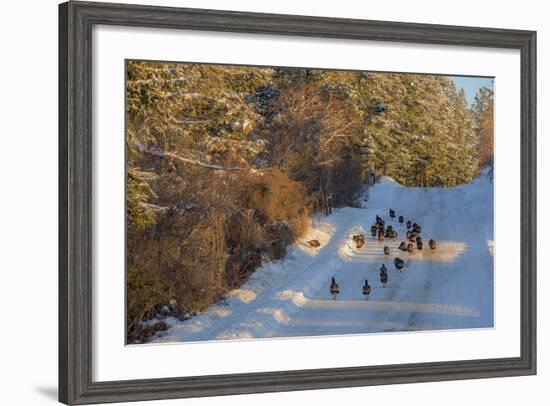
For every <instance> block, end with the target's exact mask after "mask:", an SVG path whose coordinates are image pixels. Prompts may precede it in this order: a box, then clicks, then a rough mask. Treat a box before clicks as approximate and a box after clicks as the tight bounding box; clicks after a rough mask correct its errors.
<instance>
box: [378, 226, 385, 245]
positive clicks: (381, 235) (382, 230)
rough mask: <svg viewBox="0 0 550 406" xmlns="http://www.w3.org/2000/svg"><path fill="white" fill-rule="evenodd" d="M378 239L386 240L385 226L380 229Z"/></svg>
mask: <svg viewBox="0 0 550 406" xmlns="http://www.w3.org/2000/svg"><path fill="white" fill-rule="evenodd" d="M378 241H380V242H382V241H384V228H381V229H379V230H378Z"/></svg>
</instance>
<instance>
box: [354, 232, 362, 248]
mask: <svg viewBox="0 0 550 406" xmlns="http://www.w3.org/2000/svg"><path fill="white" fill-rule="evenodd" d="M352 238H353V241H355V246H356V247H357V248H361V247H362V246H363V245H365V236H364V235H363V234H356V235H354V236H353V237H352Z"/></svg>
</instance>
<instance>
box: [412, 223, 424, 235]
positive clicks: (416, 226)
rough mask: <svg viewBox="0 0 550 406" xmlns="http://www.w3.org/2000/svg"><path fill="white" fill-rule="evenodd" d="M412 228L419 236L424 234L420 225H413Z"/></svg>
mask: <svg viewBox="0 0 550 406" xmlns="http://www.w3.org/2000/svg"><path fill="white" fill-rule="evenodd" d="M412 228H413V231H414V232H415V233H417V234H420V233H421V232H422V227H420V225H418V224H416V223H414V224H413V227H412Z"/></svg>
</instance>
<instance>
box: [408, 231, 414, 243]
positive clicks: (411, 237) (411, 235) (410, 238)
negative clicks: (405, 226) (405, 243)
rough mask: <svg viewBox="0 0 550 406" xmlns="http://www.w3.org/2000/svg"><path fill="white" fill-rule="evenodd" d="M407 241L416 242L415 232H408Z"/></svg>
mask: <svg viewBox="0 0 550 406" xmlns="http://www.w3.org/2000/svg"><path fill="white" fill-rule="evenodd" d="M409 241H410V242H416V233H410V235H409Z"/></svg>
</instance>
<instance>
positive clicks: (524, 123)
mask: <svg viewBox="0 0 550 406" xmlns="http://www.w3.org/2000/svg"><path fill="white" fill-rule="evenodd" d="M95 24H105V25H118V26H133V27H155V28H172V29H191V30H208V31H226V32H241V33H257V34H278V35H281V34H284V35H293V36H309V37H321V38H344V39H356V40H377V41H394V42H404V43H421V44H442V45H457V46H475V47H490V48H508V49H517V50H519V52H520V54H521V57H520V58H521V134H520V137H521V151H520V155H521V247H520V252H521V254H520V256H521V258H520V261H521V262H520V263H521V269H520V273H521V286H520V290H521V300H520V302H521V322H520V328H521V349H520V356H519V357H517V358H499V359H476V360H468V361H450V362H430V363H416V364H400V365H383V366H368V367H350V368H328V369H314V370H292V371H283V372H265V373H244V374H242V373H241V374H230V375H216V376H197V377H182V378H164V379H144V380H129V381H109V382H94V381H93V380H92V370H91V368H92V354H93V353H92V350H93V348H92V339H91V337H92V258H93V252H92V221H93V219H92V214H91V213H92V154H93V151H92V131H91V128H92V115H91V113H92V99H91V93H92V92H91V89H92V83H91V81H92V76H91V68H92V36H91V33H92V27H93V25H95ZM121 294H123V293H122V292H121ZM533 374H536V32H534V31H523V30H508V29H492V28H475V27H458V26H444V25H431V24H412V23H397V22H386V21H365V20H354V19H336V18H320V17H305V16H295V15H277V14H259V13H244V12H234V11H215V10H200V9H184V8H168V7H150V6H136V5H123V4H110V3H87V2H72V1H70V2H68V3H63V4H60V5H59V400H60V401H61V402H63V403H66V404H87V403H99V402H115V401H118V402H121V401H136V400H151V399H168V398H184V397H197V396H219V395H231V394H246V393H258V392H277V391H292V390H305V389H317V388H341V387H353V386H367V385H382V384H396V383H412V382H427V381H443V380H457V379H472V378H489V377H503V376H519V375H533Z"/></svg>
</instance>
